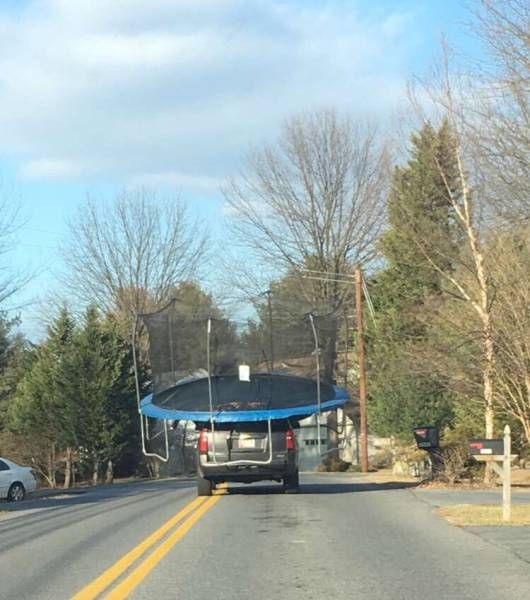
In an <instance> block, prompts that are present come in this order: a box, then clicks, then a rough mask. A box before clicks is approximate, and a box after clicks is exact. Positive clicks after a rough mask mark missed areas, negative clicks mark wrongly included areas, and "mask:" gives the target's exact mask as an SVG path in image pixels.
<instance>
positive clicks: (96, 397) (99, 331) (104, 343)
mask: <svg viewBox="0 0 530 600" xmlns="http://www.w3.org/2000/svg"><path fill="white" fill-rule="evenodd" d="M71 365H72V369H73V371H74V372H75V373H76V378H75V381H74V382H73V383H72V386H71V388H70V394H71V395H72V397H75V398H76V402H77V405H78V407H79V416H80V421H79V422H80V427H79V435H80V440H79V441H80V445H81V447H82V449H83V450H84V452H85V453H86V455H87V459H88V460H89V461H90V463H91V465H92V481H93V483H97V481H98V479H99V474H100V467H101V465H102V463H103V462H106V463H107V469H108V470H110V472H109V475H108V478H109V479H111V478H112V463H113V461H114V460H115V459H116V458H117V457H118V456H119V454H120V453H121V451H122V450H123V449H124V448H125V446H126V445H127V443H128V442H129V438H130V437H131V435H130V434H131V430H132V429H134V428H135V425H136V422H135V419H134V414H135V409H136V403H135V398H134V388H133V380H132V377H131V369H130V367H131V355H130V346H129V345H128V344H127V343H126V342H125V341H124V340H123V338H122V337H121V336H120V335H119V332H118V326H117V323H116V321H115V320H113V319H111V318H109V319H107V320H106V321H102V320H101V317H100V315H99V314H98V311H97V309H96V308H95V307H94V306H89V307H88V309H87V310H86V313H85V316H84V321H83V326H82V327H81V328H79V330H78V331H77V334H76V336H75V338H74V343H73V353H72V360H71ZM134 437H135V438H136V436H134Z"/></svg>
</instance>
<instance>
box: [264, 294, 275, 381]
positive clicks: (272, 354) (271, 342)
mask: <svg viewBox="0 0 530 600" xmlns="http://www.w3.org/2000/svg"><path fill="white" fill-rule="evenodd" d="M265 294H267V306H268V309H269V342H270V353H271V356H270V359H271V371H274V346H273V339H274V336H273V333H272V302H271V294H272V290H267V291H266V292H265Z"/></svg>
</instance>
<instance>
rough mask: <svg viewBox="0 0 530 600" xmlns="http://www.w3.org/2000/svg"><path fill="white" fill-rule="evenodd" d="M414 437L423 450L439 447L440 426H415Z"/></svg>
mask: <svg viewBox="0 0 530 600" xmlns="http://www.w3.org/2000/svg"><path fill="white" fill-rule="evenodd" d="M414 439H415V440H416V445H417V446H418V448H421V449H422V450H431V449H434V448H438V447H439V440H438V427H434V426H433V425H427V426H426V427H415V428H414Z"/></svg>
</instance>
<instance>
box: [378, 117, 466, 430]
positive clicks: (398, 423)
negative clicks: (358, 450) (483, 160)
mask: <svg viewBox="0 0 530 600" xmlns="http://www.w3.org/2000/svg"><path fill="white" fill-rule="evenodd" d="M411 142H412V148H411V151H410V154H411V156H410V159H409V161H408V162H407V164H406V165H405V166H403V167H396V169H395V171H394V176H393V180H392V189H391V193H390V197H389V201H388V222H389V229H388V231H387V232H386V233H385V234H384V235H383V236H382V238H381V241H380V248H381V251H382V253H383V255H384V258H385V260H386V266H385V268H384V269H382V270H381V271H380V272H379V273H377V274H376V276H375V278H374V280H373V281H372V289H373V300H374V304H375V307H376V313H377V324H376V326H375V327H374V326H370V327H369V330H368V343H369V345H370V347H369V358H370V371H371V373H370V375H371V386H370V390H371V391H370V400H371V410H370V420H371V426H372V427H373V428H374V430H375V431H377V432H378V433H380V434H383V435H388V434H394V435H397V436H399V437H404V438H407V437H410V436H411V430H412V428H413V427H414V426H417V425H421V424H426V423H435V424H436V423H438V424H439V423H442V422H445V421H447V420H448V419H450V418H451V412H452V405H451V401H450V399H449V398H448V395H447V392H446V391H445V382H444V381H443V379H442V378H441V377H439V376H438V375H434V374H429V373H425V372H422V370H421V368H418V367H417V364H416V363H417V357H418V354H419V353H421V348H422V344H423V342H424V340H425V337H426V335H427V331H428V325H427V324H428V308H427V300H428V299H431V300H432V298H436V297H439V296H440V292H441V291H442V281H441V277H440V274H439V273H438V272H437V271H436V270H434V269H433V268H432V266H431V265H430V264H429V252H426V250H427V248H428V249H429V250H431V249H432V248H437V252H438V256H439V260H438V261H437V264H439V265H440V264H441V265H442V266H443V268H444V269H445V270H447V271H451V270H452V269H454V268H455V262H456V261H455V258H456V256H457V254H458V252H459V249H460V239H459V233H458V229H457V227H456V226H455V223H454V220H453V211H452V207H451V203H450V196H449V194H457V193H458V191H457V190H458V182H457V165H456V162H455V158H454V157H455V153H454V140H453V137H452V135H451V131H450V127H449V125H448V123H447V122H444V123H442V125H441V126H440V128H439V129H438V130H436V129H434V128H433V127H432V126H431V125H426V126H424V127H423V128H422V129H421V131H420V132H419V133H417V134H414V135H413V136H412V138H411ZM440 166H442V168H440ZM441 173H443V174H444V176H443V177H442V175H441ZM418 239H421V240H424V245H420V244H418V243H415V242H414V240H418Z"/></svg>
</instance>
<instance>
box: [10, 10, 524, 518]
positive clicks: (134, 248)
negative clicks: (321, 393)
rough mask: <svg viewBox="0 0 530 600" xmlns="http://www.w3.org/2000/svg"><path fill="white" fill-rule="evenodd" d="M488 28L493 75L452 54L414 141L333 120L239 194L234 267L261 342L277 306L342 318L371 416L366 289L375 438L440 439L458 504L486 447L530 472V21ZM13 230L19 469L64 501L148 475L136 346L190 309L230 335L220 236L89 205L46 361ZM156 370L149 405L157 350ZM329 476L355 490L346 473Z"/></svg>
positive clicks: (267, 161) (484, 29) (419, 115)
mask: <svg viewBox="0 0 530 600" xmlns="http://www.w3.org/2000/svg"><path fill="white" fill-rule="evenodd" d="M473 6H475V7H476V13H474V14H473V15H472V23H473V24H472V28H473V32H474V35H476V36H477V37H478V39H479V41H480V43H481V44H482V47H483V50H484V58H483V60H482V62H476V61H465V60H464V59H462V58H461V57H460V58H459V59H458V61H455V60H453V53H452V51H451V50H450V49H448V48H447V47H444V48H443V50H442V56H441V60H440V63H439V65H438V66H437V67H436V68H435V69H434V70H433V72H432V73H431V74H430V75H429V76H428V77H427V78H425V79H424V80H418V81H415V82H413V84H412V85H411V88H410V98H411V116H412V120H413V121H414V126H413V127H412V128H408V129H407V132H406V133H404V134H400V135H394V136H390V135H386V134H385V132H383V131H381V130H379V129H378V128H376V127H373V126H371V125H367V124H366V123H365V122H359V121H356V120H354V119H352V118H350V117H349V116H347V115H341V114H338V113H337V112H336V111H335V110H334V109H333V108H326V109H322V110H316V111H314V112H312V113H307V114H301V115H294V116H292V117H291V118H289V119H288V120H287V121H286V122H285V124H284V126H283V129H282V131H281V133H280V135H279V138H278V140H277V141H276V143H273V144H270V145H268V146H267V147H264V148H261V149H260V148H258V149H257V150H254V151H253V152H252V153H251V154H249V156H248V159H247V161H246V163H245V165H244V166H243V168H242V171H241V173H240V174H239V175H238V176H237V177H235V178H234V179H233V180H231V181H228V182H227V183H226V185H225V186H224V188H223V194H224V197H225V199H226V202H227V206H229V211H227V219H229V221H230V224H231V226H232V232H233V241H237V244H238V248H239V250H240V251H241V253H240V254H239V259H238V260H234V259H233V257H229V256H228V254H227V257H226V259H225V260H226V265H227V267H226V268H225V272H226V273H227V277H226V282H225V283H226V286H225V288H226V289H228V290H229V291H230V293H227V292H226V289H225V290H223V294H224V299H225V300H226V299H227V298H228V299H230V296H232V299H233V300H234V301H235V300H240V299H241V298H242V297H243V296H244V295H246V296H247V299H248V298H249V297H251V298H253V299H254V304H255V309H256V317H255V319H254V320H253V321H252V322H250V323H249V329H248V335H249V336H268V335H269V333H270V332H269V331H268V329H267V327H268V322H269V321H268V319H269V312H268V311H269V309H270V307H268V306H267V305H266V304H265V303H264V297H263V293H262V292H263V290H264V289H267V288H268V289H269V290H271V293H272V294H274V296H275V298H276V300H277V303H276V304H275V305H274V306H273V307H272V309H270V310H272V315H273V320H274V322H276V323H281V319H282V314H286V313H289V312H292V313H295V312H296V313H297V314H300V313H301V312H304V311H309V310H314V309H315V308H316V309H318V310H320V311H321V312H327V313H332V314H333V315H336V316H337V318H336V321H335V322H336V326H335V329H334V330H333V332H331V333H330V334H329V336H328V338H327V342H326V348H324V349H323V352H322V362H323V365H322V369H323V373H324V375H325V376H326V377H328V378H331V379H335V380H337V381H338V383H342V384H344V385H346V386H347V387H348V388H349V389H350V391H351V393H352V396H353V397H356V395H357V377H358V373H357V372H356V370H355V369H354V368H352V366H351V365H354V364H355V353H356V344H355V339H356V336H355V331H354V324H353V320H352V319H351V313H352V309H353V285H352V278H353V274H354V271H355V268H356V267H358V266H360V267H362V268H363V271H364V274H365V280H366V288H367V289H366V291H367V292H368V295H369V298H370V300H371V305H372V306H373V314H372V315H371V318H370V319H367V323H366V325H367V330H366V332H365V338H366V340H365V341H366V347H367V357H368V391H369V410H368V415H369V428H370V431H371V432H372V433H374V434H376V435H379V436H384V437H393V438H394V439H395V440H396V442H397V443H398V444H402V445H403V446H405V447H406V446H407V444H411V443H412V429H413V427H415V426H420V425H437V426H439V428H440V430H441V432H442V440H443V445H444V453H445V454H444V456H445V459H446V460H445V468H444V469H443V470H442V471H441V473H442V474H443V476H444V477H445V478H446V479H447V480H448V481H450V482H455V481H458V480H459V479H461V478H464V477H469V476H473V477H477V473H476V470H477V468H476V467H472V466H470V465H469V463H468V461H467V450H466V443H467V440H468V439H469V438H470V437H475V436H476V437H494V436H496V435H498V434H499V432H500V431H502V426H503V425H504V424H505V423H509V424H510V427H511V429H512V432H513V439H514V443H515V448H514V452H515V453H518V454H519V455H520V457H521V461H520V465H521V466H523V467H524V466H525V464H526V463H530V450H529V448H530V344H529V340H530V40H529V37H528V31H529V23H530V11H529V8H528V3H527V2H526V0H503V1H502V2H501V1H496V0H482V1H478V2H476V3H474V4H473ZM6 206H8V201H6ZM0 221H1V222H0V261H2V263H1V264H0V275H1V277H0V307H2V308H3V312H1V313H0V455H9V456H10V457H12V458H13V459H14V460H18V461H20V462H25V463H29V464H31V465H33V466H34V467H35V468H36V469H37V470H38V472H39V473H40V474H41V477H42V478H43V480H44V481H46V482H47V483H48V484H49V485H50V486H55V485H58V484H60V485H64V486H65V487H68V486H70V485H72V484H73V483H74V482H75V481H78V480H79V479H80V478H81V479H86V480H90V481H92V482H93V483H97V482H98V481H101V480H102V479H104V480H107V481H112V479H113V477H114V475H115V474H119V475H120V476H128V475H131V474H134V473H142V472H146V471H147V470H148V468H149V464H148V463H144V462H143V459H142V458H141V456H140V453H139V432H138V423H137V414H136V412H137V407H136V399H135V394H134V380H133V371H132V349H131V335H130V333H131V329H132V324H133V321H134V319H135V316H136V314H138V313H141V312H147V311H152V310H155V309H158V308H160V307H162V306H163V305H164V304H165V303H167V302H168V301H169V300H170V299H171V298H172V297H174V296H177V297H179V298H181V299H183V304H186V303H188V305H189V306H195V307H196V306H204V307H207V308H209V309H211V310H215V311H217V314H219V315H221V314H222V312H221V311H220V309H219V304H220V302H219V300H218V299H217V300H216V298H214V297H213V296H212V295H211V294H209V293H207V292H206V291H205V289H206V283H205V281H204V279H203V278H202V267H203V266H204V265H205V264H206V263H207V261H209V260H212V253H213V251H212V245H211V244H210V241H209V236H208V232H207V231H205V229H204V228H203V227H202V225H201V223H199V222H195V221H193V220H192V219H191V218H190V216H189V215H188V213H187V211H186V208H185V204H183V203H182V202H180V201H179V200H177V199H172V198H161V197H159V196H158V195H157V194H155V193H154V192H151V191H148V190H143V189H137V190H129V191H127V192H124V193H123V194H121V195H120V196H119V197H117V198H116V199H115V201H114V203H112V205H111V206H110V207H106V209H105V211H102V210H100V209H99V208H98V205H97V203H96V202H94V201H90V200H89V201H87V203H86V204H85V206H83V207H82V208H81V209H80V212H79V214H78V216H77V218H75V219H74V220H73V221H72V222H71V223H70V224H69V230H70V238H69V239H68V240H66V241H65V244H64V249H63V253H64V258H65V263H66V265H67V270H66V273H65V274H64V280H63V283H64V284H65V285H67V286H68V288H67V289H68V290H69V292H68V297H67V298H64V299H60V301H59V302H57V303H56V304H55V305H54V304H53V303H52V304H50V306H49V307H48V310H47V315H46V317H45V318H46V320H47V323H48V330H47V335H46V337H45V339H43V340H41V341H40V342H39V343H31V342H29V341H28V340H27V339H25V338H24V337H23V336H22V335H21V334H20V333H18V330H17V325H18V322H17V318H16V317H13V316H12V312H9V311H8V310H7V308H8V305H7V300H8V299H9V298H11V297H13V296H14V295H16V292H17V290H18V289H19V288H20V286H22V285H23V283H24V278H25V276H24V275H22V274H18V275H17V274H10V273H9V271H8V264H9V263H8V261H7V256H8V255H7V254H6V253H7V251H8V250H9V249H10V248H11V233H12V230H13V227H15V226H16V211H15V210H0ZM231 245H235V244H231ZM241 249H243V250H241ZM243 252H244V254H242V253H243ZM241 256H244V257H245V258H244V260H243V259H241ZM242 263H243V264H242ZM228 265H229V266H228ZM256 265H260V268H256ZM260 294H261V296H260ZM259 296H260V299H259V300H256V298H258V297H259ZM286 337H288V336H286ZM140 367H141V369H140V370H141V373H140V379H141V381H140V385H141V388H142V390H143V391H147V389H148V386H149V365H148V364H147V359H146V356H145V352H143V346H142V339H140ZM347 413H348V416H350V417H351V418H352V419H353V420H354V421H355V420H356V419H357V418H358V416H357V414H356V411H355V407H353V406H350V407H348V409H347ZM330 424H331V425H332V426H334V427H335V428H338V425H339V424H337V422H336V416H334V415H333V416H332V418H331V420H330ZM339 429H340V427H339ZM331 442H332V444H335V445H336V444H337V439H336V436H334V435H333V434H331ZM404 452H406V450H405V451H404ZM525 461H526V462H525ZM328 462H329V464H336V465H338V467H337V468H340V469H341V470H342V469H346V468H348V465H347V464H346V465H343V464H342V462H343V461H340V459H339V458H338V451H336V452H335V453H331V454H330V456H329V458H328ZM381 464H382V463H381ZM323 468H326V465H324V467H323ZM470 469H471V470H473V469H474V471H473V472H472V473H471V471H470ZM478 476H479V477H482V473H479V474H478ZM486 477H487V478H489V477H491V474H488V473H486ZM470 518H471V517H470ZM488 518H489V517H488ZM521 518H526V517H524V516H522V517H521Z"/></svg>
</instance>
